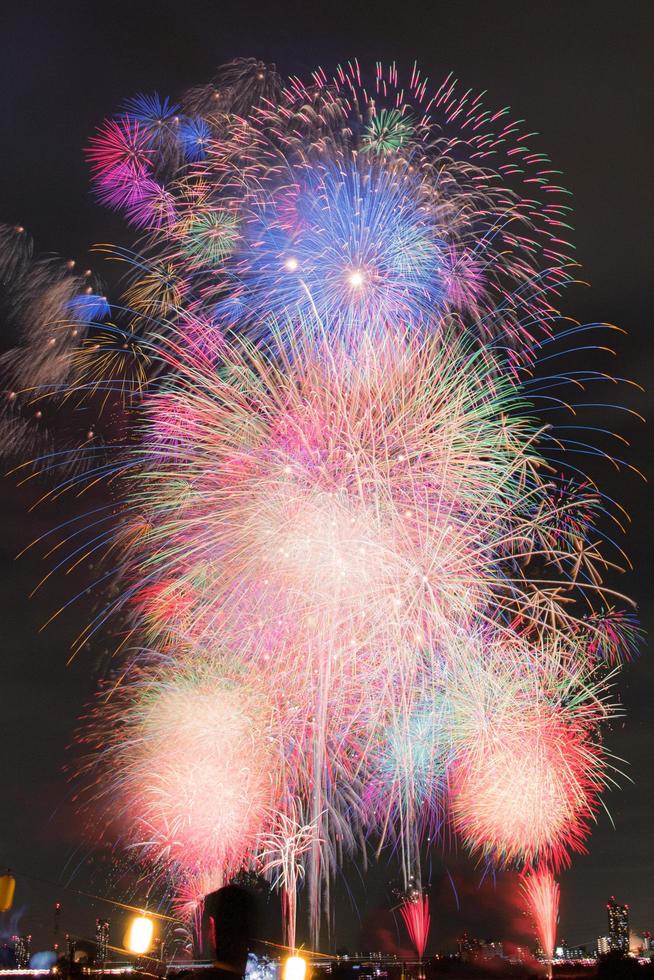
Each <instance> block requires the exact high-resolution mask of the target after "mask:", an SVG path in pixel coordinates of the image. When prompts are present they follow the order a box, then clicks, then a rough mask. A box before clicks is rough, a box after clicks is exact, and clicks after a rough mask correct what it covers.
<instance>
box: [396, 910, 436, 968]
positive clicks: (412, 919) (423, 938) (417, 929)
mask: <svg viewBox="0 0 654 980" xmlns="http://www.w3.org/2000/svg"><path fill="white" fill-rule="evenodd" d="M400 913H401V915H402V918H403V919H404V924H405V926H406V930H407V932H408V933H409V938H410V939H411V942H412V943H413V945H414V947H415V950H416V953H417V954H418V959H420V960H421V959H422V957H423V955H424V952H425V948H426V946H427V939H428V938H429V924H430V916H429V896H428V895H420V894H418V895H415V896H414V895H410V896H409V897H408V898H407V899H406V900H405V901H404V902H403V903H402V905H401V906H400Z"/></svg>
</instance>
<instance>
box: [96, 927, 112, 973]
mask: <svg viewBox="0 0 654 980" xmlns="http://www.w3.org/2000/svg"><path fill="white" fill-rule="evenodd" d="M108 949H109V921H108V920H107V919H96V920H95V959H96V963H106V961H107V952H108Z"/></svg>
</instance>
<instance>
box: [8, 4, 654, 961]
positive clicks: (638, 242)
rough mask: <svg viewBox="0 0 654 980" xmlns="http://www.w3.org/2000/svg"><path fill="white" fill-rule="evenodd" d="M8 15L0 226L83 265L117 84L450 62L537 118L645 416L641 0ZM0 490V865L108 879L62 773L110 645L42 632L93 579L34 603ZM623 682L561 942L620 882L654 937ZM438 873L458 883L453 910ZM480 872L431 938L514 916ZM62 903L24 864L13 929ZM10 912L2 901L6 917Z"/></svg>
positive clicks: (639, 591)
mask: <svg viewBox="0 0 654 980" xmlns="http://www.w3.org/2000/svg"><path fill="white" fill-rule="evenodd" d="M2 8H3V9H2V19H1V29H0V92H1V97H2V111H1V112H0V146H1V147H2V153H1V155H0V221H6V222H11V223H14V222H15V223H21V224H23V225H25V226H26V228H27V229H28V231H29V232H30V233H31V234H32V235H33V236H34V238H35V241H36V245H37V247H38V249H39V250H42V251H53V252H55V251H56V252H59V253H62V254H64V255H65V256H72V257H75V258H78V259H79V260H80V261H81V262H82V263H83V264H88V262H89V260H88V258H87V257H86V255H85V252H86V249H87V248H88V246H89V245H91V244H93V243H95V242H107V241H113V242H127V241H129V236H128V235H127V233H126V231H125V228H124V226H123V224H122V222H121V221H120V219H118V218H117V217H115V216H112V215H110V214H109V213H108V212H106V211H103V210H102V209H100V208H99V207H98V206H96V205H95V204H94V203H93V202H92V201H91V199H90V196H89V193H88V175H87V171H86V167H85V165H84V162H83V157H82V148H83V146H84V145H85V143H86V142H87V140H88V138H89V136H90V135H91V133H92V131H93V129H94V127H95V126H96V125H97V124H98V122H100V121H101V120H102V118H103V117H104V116H106V115H108V114H110V113H112V111H114V109H115V108H116V107H117V105H118V103H120V102H121V101H122V100H123V99H124V98H125V97H126V96H129V95H131V94H134V93H136V92H139V91H146V92H148V91H153V90H157V91H159V92H160V93H162V94H169V95H171V96H173V97H174V96H176V95H177V94H178V93H179V92H180V91H181V90H183V89H184V88H186V87H188V86H191V85H194V84H197V83H201V82H203V81H206V80H207V79H208V78H209V77H210V76H211V74H212V72H213V69H214V68H215V66H216V65H218V64H220V63H221V62H224V61H227V60H229V59H231V58H233V57H236V56H248V55H256V56H258V57H261V58H263V59H265V60H268V61H274V62H276V63H277V65H278V67H279V68H280V69H281V70H282V72H285V73H288V72H293V73H298V74H303V73H306V72H307V71H309V70H310V69H312V68H313V67H315V66H316V65H317V64H319V63H320V64H322V65H324V66H325V67H327V68H333V67H334V66H335V65H336V63H337V62H338V61H342V60H347V59H348V58H352V57H358V58H359V60H360V61H361V62H363V63H372V62H374V61H376V60H378V59H379V60H382V61H389V60H392V59H396V60H397V61H398V63H399V64H400V65H407V66H408V65H410V64H411V63H412V62H413V61H414V59H417V60H418V62H419V64H420V65H421V67H422V69H423V72H425V73H427V74H429V75H430V77H432V78H433V79H434V80H435V81H436V80H438V81H440V79H441V77H442V76H443V75H444V74H445V73H447V72H448V71H450V70H453V71H454V72H455V74H456V75H458V76H459V78H460V79H461V80H462V81H463V82H464V83H465V85H466V86H468V85H470V86H473V87H477V88H481V89H487V90H488V92H489V102H490V103H491V104H498V105H504V104H507V103H508V104H511V105H512V106H513V108H514V109H515V111H516V113H517V114H518V115H520V116H522V117H524V118H526V119H527V121H528V123H529V128H530V129H533V130H537V131H539V132H540V133H542V134H543V144H544V146H545V147H546V149H547V150H548V152H549V153H550V155H551V157H552V159H553V160H554V162H555V164H556V165H557V166H558V167H560V168H561V169H562V170H563V171H564V173H565V184H566V186H568V187H569V188H570V189H571V190H572V191H573V192H574V195H575V197H574V200H575V211H576V214H575V219H574V224H575V227H576V235H575V240H576V243H577V246H578V257H579V259H580V261H581V262H582V264H583V268H584V275H585V277H586V278H587V279H588V280H589V282H590V283H591V284H592V289H582V288H576V289H575V290H572V291H571V292H570V293H569V294H568V295H567V297H566V299H565V301H564V303H563V306H564V308H565V310H566V312H568V313H569V314H570V315H572V316H575V317H577V318H579V319H581V320H585V321H593V320H608V321H611V322H614V323H617V324H619V325H620V326H621V327H624V328H625V329H626V330H627V331H628V335H627V336H626V337H625V338H623V339H620V340H619V345H618V346H619V354H620V358H619V362H618V365H617V366H616V367H615V373H619V374H622V375H623V376H627V377H631V378H633V379H635V380H636V381H638V382H640V383H641V384H643V385H645V386H649V388H650V390H649V392H648V393H646V394H645V395H642V396H640V395H634V394H626V393H625V392H622V393H621V394H620V395H618V396H617V397H618V400H621V401H622V402H625V401H626V402H627V404H628V405H629V406H630V407H632V408H635V409H637V410H638V411H640V412H641V413H643V414H645V415H647V414H650V415H651V414H652V412H651V410H650V403H651V401H652V385H651V382H650V376H651V374H652V366H653V362H654V348H653V341H652V336H653V331H652V302H651V300H652V296H651V289H650V281H651V270H652V258H653V254H652V251H653V250H652V238H653V234H652V227H653V224H652V217H653V215H652V183H653V181H652V156H653V151H654V141H653V137H652V126H651V120H652V115H653V113H652V109H653V108H654V106H653V105H652V73H651V50H652V42H653V40H654V37H653V33H654V32H653V30H652V28H653V26H654V4H651V3H650V2H649V0H621V2H619V3H598V2H592V0H548V2H544V3H535V2H531V3H530V2H524V0H523V2H513V0H496V2H493V3H491V2H485V0H467V2H465V3H464V2H452V0H441V2H436V0H428V2H425V3H417V2H415V0H401V2H396V3H394V4H393V5H390V4H389V5H388V6H387V7H386V6H384V5H383V4H382V3H379V2H377V3H375V2H372V0H368V2H365V3H362V2H358V0H350V2H343V0H316V2H314V3H309V2H306V0H305V2H295V3H290V2H283V0H281V2H277V3H275V2H272V0H270V2H267V3H247V2H245V0H240V2H232V0H203V2H201V0H178V2H176V3H173V2H169V0H158V2H151V3H146V2H143V0H131V2H128V0H112V2H104V3H103V2H100V0H97V2H93V0H86V2H72V0H42V2H40V3H39V2H33V0H14V2H13V3H11V4H10V3H5V4H3V5H2ZM95 264H96V267H97V262H96V263H95ZM598 421H599V422H600V424H601V422H602V421H603V419H602V415H601V413H600V414H599V415H598ZM612 424H613V425H617V426H618V427H619V431H620V432H621V433H622V434H624V435H625V436H626V437H628V438H629V439H630V440H631V441H632V448H631V450H629V453H630V459H631V460H632V461H634V462H635V463H636V464H637V465H638V466H639V467H640V468H641V469H643V470H644V471H645V472H646V473H649V472H651V465H650V461H651V450H650V436H649V433H648V429H647V428H646V427H645V426H642V425H641V426H636V425H634V424H632V423H630V422H628V421H626V417H625V418H624V419H621V418H618V419H617V421H615V420H612ZM599 476H600V479H601V480H602V482H603V486H604V487H605V488H606V490H607V491H608V492H609V493H610V494H612V495H614V496H618V497H619V499H620V500H621V502H622V503H623V504H624V505H625V506H626V507H627V509H628V511H629V512H630V514H631V517H632V519H633V527H632V530H631V531H630V534H629V537H628V540H627V549H628V551H629V553H630V555H631V557H632V559H633V562H634V564H635V566H636V569H637V573H636V574H634V575H631V576H630V577H629V579H628V581H625V582H621V583H620V585H621V586H622V587H624V588H625V589H626V590H627V591H629V592H630V593H631V594H632V595H634V596H635V598H636V599H637V600H638V602H639V605H640V611H641V616H642V620H643V622H644V624H645V626H646V627H647V628H649V629H650V630H651V625H652V624H651V619H652V616H651V614H652V597H651V592H652V570H651V569H652V565H651V554H652V516H651V502H650V498H649V493H648V490H647V487H646V486H645V485H644V484H642V483H640V482H639V481H638V480H637V479H636V478H635V477H632V476H629V475H626V476H625V475H620V476H618V475H616V474H615V473H612V472H611V468H610V467H607V468H606V469H605V470H604V471H603V472H602V473H601V474H599ZM0 495H1V501H2V514H3V518H4V519H3V521H2V524H1V526H2V531H1V544H0V575H1V576H2V583H3V588H2V590H1V591H0V623H1V633H0V651H1V655H2V674H1V675H0V676H1V678H2V686H1V688H0V690H1V705H0V707H1V713H0V718H1V723H2V730H1V732H0V736H1V737H0V746H1V751H2V780H3V782H2V793H1V796H0V799H1V801H2V802H1V805H0V864H10V865H11V866H13V867H15V868H16V869H18V870H19V871H22V872H24V873H27V874H30V875H32V876H34V878H35V879H41V880H42V881H43V882H47V881H52V882H62V883H63V882H66V881H68V879H69V878H71V876H72V887H74V888H75V887H76V888H81V889H86V890H93V891H94V892H95V893H96V894H104V895H106V894H112V891H111V889H112V885H111V882H112V874H110V873H109V871H108V868H109V865H108V863H107V860H106V858H105V859H104V860H103V861H99V862H98V860H97V859H96V860H94V861H93V862H92V863H90V864H89V863H88V861H87V860H86V859H87V857H88V856H89V853H90V851H89V847H88V845H85V844H83V843H82V841H81V835H80V828H79V821H78V820H77V819H76V818H75V817H74V816H73V809H72V806H71V803H70V800H69V799H68V796H67V794H68V790H67V785H66V780H65V776H64V774H63V771H62V769H63V765H64V763H65V759H66V750H65V747H66V745H67V743H68V742H69V740H70V738H71V735H72V732H73V729H74V726H75V720H76V718H77V716H78V714H79V711H80V707H81V705H82V704H83V702H84V701H85V700H86V699H87V698H88V697H89V695H90V693H91V691H92V689H93V686H94V676H93V675H94V670H97V664H98V661H99V659H101V657H100V654H101V651H98V650H95V651H90V652H87V653H84V654H83V655H82V656H81V657H80V658H79V659H78V660H77V661H76V662H75V663H74V664H73V665H72V666H71V667H66V660H67V656H68V650H69V644H70V641H71V639H72V638H73V636H74V635H75V632H76V628H79V626H80V625H81V624H82V622H83V614H84V610H83V608H80V609H79V610H78V611H77V613H72V614H70V615H69V616H68V617H67V618H65V619H62V620H61V621H60V622H59V623H58V624H57V625H56V626H55V627H53V628H49V629H48V630H46V631H44V632H41V633H40V632H39V627H40V626H41V625H42V623H43V622H44V621H45V620H46V619H47V618H48V616H49V615H50V614H51V613H52V612H53V611H54V610H55V609H56V608H58V606H59V605H60V604H62V603H63V602H65V601H66V600H67V599H68V598H69V597H70V595H72V594H73V589H75V590H78V589H79V588H82V587H84V585H85V584H86V580H85V577H84V576H83V575H79V576H78V577H77V580H76V581H71V579H70V577H69V578H66V579H64V578H59V579H58V580H53V581H52V582H51V584H49V585H48V586H47V587H46V589H45V590H44V591H43V593H42V595H41V596H40V597H39V598H37V599H34V600H32V601H29V600H28V599H27V596H28V593H29V592H30V591H31V589H32V588H33V586H34V585H35V583H36V582H37V581H38V579H39V577H40V575H41V574H42V571H43V568H42V565H41V564H40V563H39V561H37V560H36V559H31V558H29V557H28V558H26V559H21V560H20V561H18V562H14V556H15V554H16V553H17V552H18V551H19V550H20V549H21V548H22V547H24V546H25V545H26V544H27V543H28V542H29V541H30V540H31V539H33V538H34V537H36V536H37V535H38V534H39V533H40V532H41V531H42V530H44V529H46V528H47V527H49V526H50V524H51V520H52V513H51V512H50V513H49V512H48V511H47V509H42V510H40V511H38V512H37V513H36V514H35V513H31V514H28V512H27V507H28V505H29V503H30V502H31V500H32V496H31V495H30V493H29V492H28V491H26V490H25V489H15V487H14V484H13V482H12V481H11V480H5V481H4V482H3V483H2V485H1V486H0ZM70 506H73V505H72V504H71V505H70ZM79 506H84V505H83V504H80V505H79ZM85 601H87V602H89V603H90V602H92V601H93V600H92V597H91V596H89V597H88V600H85ZM82 605H84V603H82ZM620 690H621V694H622V698H623V702H624V705H625V708H626V711H627V719H626V721H625V723H624V724H622V722H620V723H619V724H618V725H616V726H615V727H614V730H613V731H612V732H611V733H610V734H609V736H608V743H609V747H610V748H611V750H612V751H613V752H614V753H615V754H616V755H618V756H620V757H622V758H624V759H626V760H628V762H629V763H630V767H629V768H628V772H629V774H630V776H631V777H632V778H633V784H631V783H628V782H626V781H623V782H624V786H623V789H622V791H621V792H615V793H612V794H610V795H609V796H608V798H607V804H608V807H609V809H610V811H611V815H612V818H613V821H614V823H615V829H614V828H613V827H612V826H611V823H610V821H609V819H608V817H606V816H604V815H603V816H601V817H600V819H599V823H598V826H597V829H596V831H595V833H594V834H593V836H592V838H591V840H590V842H589V854H588V855H587V856H584V857H580V858H577V859H576V860H575V862H574V866H573V869H572V870H571V871H570V872H568V873H566V874H565V875H564V876H563V878H562V901H561V927H560V934H563V935H564V936H566V937H567V938H568V939H569V940H570V941H573V942H584V941H587V942H590V941H592V940H594V938H595V937H597V936H598V935H599V934H600V933H602V932H604V931H605V913H604V911H603V906H604V903H605V901H606V899H607V897H608V896H609V895H611V894H615V895H617V896H618V897H619V898H620V899H622V900H624V901H628V902H629V903H630V904H631V908H632V919H633V924H634V926H635V928H636V929H640V930H642V929H645V928H650V929H652V930H654V890H653V889H652V881H653V880H654V833H652V823H653V821H652V814H653V813H654V774H653V767H652V758H653V753H652V745H651V739H652V734H653V731H654V722H653V721H652V704H653V703H654V665H653V662H652V659H651V658H650V657H648V656H647V653H646V652H645V653H644V654H643V657H642V658H641V660H640V661H639V662H638V663H637V664H635V665H632V666H630V667H629V668H628V669H627V670H625V671H624V673H623V676H622V678H621V681H620ZM447 870H449V872H450V873H451V875H452V877H453V879H454V880H455V882H456V884H457V887H458V892H459V899H460V904H461V910H460V912H458V911H457V909H456V903H455V901H454V897H453V892H452V889H451V886H450V884H449V878H448V877H447V873H446V871H447ZM73 872H75V874H73ZM391 874H392V869H388V868H386V867H383V868H377V869H373V870H372V871H371V872H369V874H368V877H367V883H368V887H369V895H370V907H369V908H366V905H365V899H364V897H363V894H364V893H363V890H362V889H361V888H359V887H358V886H357V885H356V880H355V879H356V875H350V876H349V878H350V880H351V881H353V882H355V884H354V889H355V892H356V897H357V903H358V907H359V912H360V914H361V918H363V919H366V917H368V916H371V918H370V919H369V921H368V927H367V928H366V932H365V933H364V935H365V936H366V937H368V938H366V939H362V938H361V936H360V926H359V918H358V915H357V913H354V914H353V913H352V912H351V911H350V908H349V906H348V904H347V900H346V899H345V898H344V897H343V898H342V900H340V901H339V905H340V906H341V907H340V908H339V910H338V913H337V940H338V944H339V945H349V946H351V947H354V946H357V945H358V944H359V943H360V942H365V943H366V945H370V944H372V939H370V941H368V939H369V938H370V936H371V935H373V934H375V931H376V930H377V931H378V930H379V928H381V927H382V926H383V922H382V920H381V919H380V918H379V915H378V914H377V913H376V912H375V911H374V910H375V906H377V905H380V904H381V902H382V893H383V883H384V882H385V881H386V879H387V878H389V877H390V876H391ZM478 879H479V874H478V872H477V871H476V870H475V868H474V867H473V865H472V864H470V863H469V862H466V860H465V859H463V858H462V857H461V856H458V857H456V856H443V855H434V896H439V897H440V898H439V901H438V903H437V907H436V908H435V909H434V913H433V919H434V921H435V926H434V931H433V935H432V941H433V943H434V944H438V943H439V942H441V941H445V939H446V938H447V937H448V936H451V935H452V934H454V933H456V932H458V931H459V930H462V929H464V928H468V930H469V931H473V932H477V933H478V934H483V935H490V934H493V933H494V934H496V935H497V934H502V931H503V928H504V927H503V925H502V917H504V922H507V921H508V918H507V917H508V916H510V915H511V914H512V912H511V899H510V897H508V893H509V892H510V890H511V889H510V887H508V886H507V884H506V883H505V884H504V885H502V884H500V885H498V891H497V892H496V893H495V895H493V893H492V892H490V891H489V886H488V885H486V886H484V888H483V889H482V890H481V891H480V890H479V888H478ZM113 894H114V897H118V898H120V897H121V896H120V894H119V893H118V892H115V893H113ZM342 894H343V896H344V895H345V890H344V889H342ZM55 899H59V900H61V901H62V902H63V905H64V911H63V913H62V927H63V928H64V929H65V928H69V929H72V930H74V931H76V932H79V933H84V932H86V933H88V932H90V931H91V928H92V922H93V919H94V917H95V915H96V914H101V913H103V914H110V915H112V914H113V913H108V912H107V910H106V907H103V906H101V905H98V904H96V905H95V906H94V907H93V908H91V907H90V905H89V902H88V901H87V900H82V899H79V898H76V897H75V895H74V893H72V892H70V891H65V890H63V889H62V888H55V887H51V886H49V885H47V884H45V883H42V884H39V883H37V882H36V881H31V880H28V879H26V878H21V879H20V882H19V890H18V894H17V902H16V911H17V913H20V915H21V916H22V918H21V920H20V923H19V927H20V929H21V931H23V930H25V929H30V930H32V931H34V932H35V933H36V937H37V939H38V940H39V943H40V944H42V945H45V944H47V942H48V941H49V939H50V935H49V932H50V931H51V914H50V907H51V905H52V903H53V902H54V901H55ZM371 909H372V911H371ZM3 918H4V921H3ZM380 923H381V925H380ZM14 927H15V922H9V921H8V917H7V916H5V917H2V916H0V930H2V931H3V932H6V931H13V928H14Z"/></svg>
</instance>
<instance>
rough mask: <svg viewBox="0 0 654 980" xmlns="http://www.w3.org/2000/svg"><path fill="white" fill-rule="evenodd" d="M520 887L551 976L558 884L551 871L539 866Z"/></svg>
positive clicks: (557, 912)
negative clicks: (547, 961)
mask: <svg viewBox="0 0 654 980" xmlns="http://www.w3.org/2000/svg"><path fill="white" fill-rule="evenodd" d="M522 888H523V891H524V894H525V899H526V901H527V905H528V908H529V910H530V912H531V915H532V917H533V920H534V924H535V927H536V935H537V936H538V940H539V942H540V945H541V947H542V950H543V953H544V954H545V958H546V959H547V960H549V961H550V962H549V965H548V976H550V977H551V975H552V964H551V961H552V957H553V956H554V946H555V944H556V925H557V922H558V917H559V885H558V882H557V881H556V879H555V877H554V875H553V874H552V872H551V871H549V870H547V869H541V868H539V869H538V870H537V871H532V872H531V873H530V874H529V875H527V877H526V878H525V880H524V881H523V883H522Z"/></svg>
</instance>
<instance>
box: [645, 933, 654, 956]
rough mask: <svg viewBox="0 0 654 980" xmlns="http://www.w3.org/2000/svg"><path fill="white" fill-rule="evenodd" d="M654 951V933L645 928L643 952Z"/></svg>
mask: <svg viewBox="0 0 654 980" xmlns="http://www.w3.org/2000/svg"><path fill="white" fill-rule="evenodd" d="M652 951H654V945H652V933H651V932H649V931H648V930H645V932H644V933H643V953H651V952H652Z"/></svg>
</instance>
